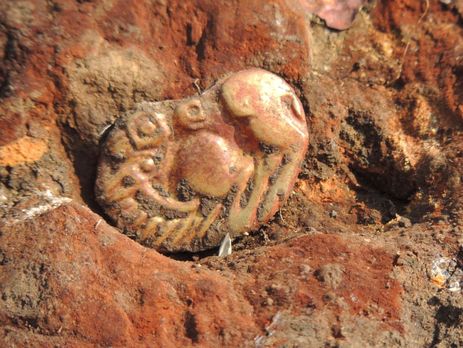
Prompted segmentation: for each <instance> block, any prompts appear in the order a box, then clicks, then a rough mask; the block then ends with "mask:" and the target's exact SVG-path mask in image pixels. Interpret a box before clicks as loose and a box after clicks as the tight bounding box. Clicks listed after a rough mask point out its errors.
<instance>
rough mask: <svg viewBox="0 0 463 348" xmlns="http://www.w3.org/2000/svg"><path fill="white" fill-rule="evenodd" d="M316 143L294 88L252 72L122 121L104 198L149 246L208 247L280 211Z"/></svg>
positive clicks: (104, 178) (104, 158)
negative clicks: (310, 139)
mask: <svg viewBox="0 0 463 348" xmlns="http://www.w3.org/2000/svg"><path fill="white" fill-rule="evenodd" d="M307 145H308V134H307V124H306V120H305V116H304V110H303V108H302V105H301V102H300V101H299V99H298V98H297V96H296V94H295V93H294V91H293V89H292V88H291V87H290V86H289V85H288V84H287V83H286V82H285V81H284V80H283V79H281V78H280V77H278V76H276V75H274V74H272V73H270V72H268V71H265V70H262V69H248V70H243V71H239V72H237V73H234V74H231V75H229V76H227V77H225V78H223V79H221V80H219V81H218V82H217V83H216V84H215V85H214V86H212V87H211V88H209V89H208V90H206V91H204V92H203V93H202V94H201V95H198V96H194V97H191V98H188V99H183V100H167V101H162V102H144V103H141V104H139V105H138V106H137V107H136V109H135V110H133V111H131V112H129V113H127V114H125V115H124V116H122V117H121V118H119V119H118V120H117V121H116V122H115V124H114V125H113V127H112V129H111V130H110V131H109V134H108V136H107V138H106V140H105V142H104V144H103V148H102V151H101V157H100V162H99V166H98V174H97V180H96V186H95V188H96V197H97V200H98V202H99V203H100V205H101V206H102V207H103V209H104V211H105V212H106V214H107V215H108V216H109V218H110V219H112V220H113V222H114V223H115V224H116V225H117V227H119V228H120V229H122V230H123V232H124V233H125V234H127V235H128V236H130V237H132V238H134V239H135V240H137V241H139V242H140V243H142V244H144V245H146V246H149V247H152V248H155V249H157V250H159V251H162V252H178V251H192V252H196V251H200V250H206V249H210V248H213V247H216V246H218V245H220V243H221V241H222V240H223V238H224V237H225V236H226V235H227V233H229V235H230V237H232V238H233V237H236V236H238V235H240V234H242V233H245V232H248V231H250V230H252V229H255V228H257V227H258V226H260V225H261V224H263V223H265V222H267V221H268V220H269V219H270V218H271V217H272V216H273V215H274V214H275V212H277V211H278V209H279V208H280V207H281V205H282V204H283V203H284V202H285V200H286V199H287V197H288V195H289V193H290V192H291V190H292V187H293V184H294V182H295V180H296V178H297V175H298V173H299V170H300V165H301V162H302V161H303V159H304V156H305V153H306V151H307Z"/></svg>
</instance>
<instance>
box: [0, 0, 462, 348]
mask: <svg viewBox="0 0 463 348" xmlns="http://www.w3.org/2000/svg"><path fill="white" fill-rule="evenodd" d="M315 3H316V7H313V6H315V5H313V4H311V3H310V1H296V0H294V1H293V0H272V1H260V0H252V1H234V2H230V1H225V0H223V1H222V0H220V1H210V0H195V1H162V0H156V1H145V0H143V1H122V0H108V1H101V2H97V1H71V0H53V1H28V0H23V1H14V2H2V3H0V60H1V63H0V134H1V137H0V217H1V222H0V345H1V346H5V347H15V346H19V347H22V346H55V345H56V346H69V347H82V346H89V347H90V346H115V347H117V346H134V347H135V346H140V347H145V346H162V347H176V346H198V347H217V346H227V347H237V346H244V347H246V346H250V347H251V346H253V347H370V346H371V347H401V346H406V347H459V346H462V345H463V297H462V293H463V292H462V291H461V290H460V291H450V290H449V289H448V286H447V283H444V284H443V285H441V286H437V285H436V283H435V282H433V281H432V272H431V270H432V267H433V262H434V261H435V260H437V259H438V258H440V257H448V258H454V259H455V260H456V261H457V264H458V267H460V268H463V266H462V264H463V261H462V260H461V253H462V250H463V198H462V197H463V188H462V181H463V61H462V56H463V2H462V1H461V0H454V1H450V2H449V4H446V3H444V2H443V1H418V0H390V1H379V0H378V1H370V2H364V3H362V2H361V1H348V0H346V1H342V0H337V1H331V0H330V1H328V0H327V1H322V0H320V1H316V2H314V4H315ZM329 3H334V4H337V5H339V6H338V7H337V11H340V12H339V14H338V15H337V14H335V15H334V19H333V13H331V12H330V16H331V17H329V16H325V14H326V12H323V10H326V8H328V7H327V6H328V5H329ZM309 5H310V6H309ZM312 5H313V6H312ZM311 6H312V7H311ZM353 9H354V10H353ZM310 11H311V12H310ZM353 12H354V13H356V15H355V17H352V13H353ZM334 13H336V12H334ZM317 14H319V15H320V17H318V16H317ZM336 16H338V17H336ZM324 17H325V20H326V22H325V20H324V19H323V18H324ZM350 18H354V19H353V22H352V23H351V22H350V20H349V19H350ZM330 26H331V27H330ZM336 26H337V27H338V28H337V29H336ZM347 27H348V28H347ZM341 29H343V30H341ZM344 29H345V30H344ZM251 66H254V67H260V68H264V69H267V70H269V71H272V72H274V73H276V74H278V75H280V76H282V77H283V78H284V79H285V80H286V81H288V83H290V84H291V85H292V86H293V87H294V88H295V90H296V92H297V94H298V96H299V98H300V99H301V100H302V102H303V105H304V110H305V113H306V117H307V125H308V128H309V136H310V140H309V149H308V153H307V156H306V158H305V161H304V163H303V166H302V168H301V173H300V175H299V179H298V180H297V182H296V184H295V187H294V189H293V191H292V193H291V194H290V196H289V199H288V201H287V203H286V204H285V205H284V206H283V207H282V208H281V209H280V211H279V212H278V213H277V214H276V215H275V216H274V218H273V219H272V220H271V221H270V222H268V223H266V224H265V225H263V226H262V227H261V228H259V229H258V230H256V231H250V232H249V233H248V234H247V235H243V236H242V237H240V238H236V239H235V240H233V243H232V247H233V252H232V254H231V255H229V256H226V257H218V256H215V255H216V253H217V250H210V251H207V252H203V253H196V254H173V255H167V256H166V255H161V254H159V253H157V252H156V251H154V250H152V249H149V248H146V247H144V246H141V245H140V244H138V243H136V242H134V241H133V240H131V239H130V238H128V237H126V236H125V235H123V234H122V233H120V231H119V230H117V229H116V228H115V227H114V226H111V225H110V221H109V220H108V219H107V217H106V216H105V215H104V214H103V212H102V210H101V208H100V207H99V205H98V204H97V202H96V201H95V192H94V181H95V170H96V163H97V160H98V156H99V150H100V143H101V142H102V141H103V139H104V136H105V134H106V132H107V127H110V126H111V124H112V123H113V122H114V121H115V120H116V118H117V117H118V116H119V115H121V114H123V113H124V112H126V111H127V110H130V109H132V108H133V107H134V105H135V104H136V103H138V102H141V101H160V100H167V99H177V98H184V97H187V96H190V95H194V94H195V93H196V92H197V88H200V89H205V88H207V87H209V86H211V85H212V84H213V82H214V81H216V80H218V79H220V78H222V77H223V76H226V75H227V74H229V73H231V72H233V71H237V70H240V69H243V68H246V67H251ZM183 191H184V192H183ZM183 191H182V193H184V195H185V197H186V198H185V199H187V196H188V190H187V189H185V190H183ZM461 281H462V284H463V279H462V280H461ZM462 287H463V285H462Z"/></svg>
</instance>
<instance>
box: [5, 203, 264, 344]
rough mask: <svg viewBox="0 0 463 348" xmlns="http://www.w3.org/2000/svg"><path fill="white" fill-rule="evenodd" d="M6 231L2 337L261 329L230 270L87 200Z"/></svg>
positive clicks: (161, 335) (154, 338)
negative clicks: (129, 226)
mask: <svg viewBox="0 0 463 348" xmlns="http://www.w3.org/2000/svg"><path fill="white" fill-rule="evenodd" d="M1 231H2V232H1V234H0V245H1V251H0V255H1V258H0V269H1V271H0V331H1V332H2V334H1V335H0V337H1V338H0V342H1V345H2V346H14V345H18V346H23V345H25V344H26V343H27V342H29V343H28V344H33V345H35V344H45V345H49V344H59V345H62V346H67V345H79V346H83V345H87V344H91V345H101V346H132V347H133V346H150V345H152V344H154V342H155V344H156V345H160V346H180V345H181V346H191V345H193V344H198V345H201V346H241V345H242V343H243V342H245V341H250V340H252V338H253V337H254V336H255V335H256V334H257V333H258V332H259V330H258V328H257V327H256V324H255V322H254V319H253V315H252V307H251V306H250V305H249V304H248V303H247V302H246V300H245V299H244V298H243V296H242V295H241V294H240V293H238V292H237V291H236V290H234V289H233V286H232V285H231V283H230V282H229V281H227V280H226V279H225V278H223V277H221V276H219V275H218V274H217V273H215V272H213V271H208V270H200V271H199V272H192V271H191V269H192V264H191V263H181V262H178V261H174V260H171V259H169V258H167V257H165V256H162V255H160V254H158V253H156V252H154V251H152V250H149V249H146V248H144V247H142V246H140V245H139V244H137V243H136V242H133V241H131V240H130V239H128V238H127V237H125V236H124V235H122V234H121V233H119V232H118V231H117V230H115V229H114V228H112V227H111V226H109V225H107V224H106V223H105V222H104V221H101V218H100V217H99V216H98V215H96V214H94V213H92V212H91V211H90V210H89V209H87V208H85V207H82V206H80V205H78V204H75V203H68V204H66V205H62V206H60V207H57V208H55V209H52V210H49V211H48V212H45V213H43V214H41V215H40V216H35V217H34V218H27V217H25V218H24V217H23V219H22V220H20V221H17V222H15V223H13V224H3V226H1ZM44 337H47V338H46V339H45V338H44ZM40 342H42V343H40Z"/></svg>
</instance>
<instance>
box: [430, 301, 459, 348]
mask: <svg viewBox="0 0 463 348" xmlns="http://www.w3.org/2000/svg"><path fill="white" fill-rule="evenodd" d="M428 304H430V305H433V306H438V309H437V312H436V314H435V315H434V318H435V319H436V322H435V324H434V333H433V338H432V342H431V344H430V345H429V347H430V348H433V347H437V345H438V344H439V343H440V342H441V341H442V340H443V338H442V335H441V330H442V329H443V328H452V327H454V328H455V327H457V326H461V325H463V308H460V307H456V306H453V305H444V304H442V302H441V301H440V299H438V298H437V297H436V296H434V297H432V298H431V299H430V300H429V301H428ZM443 334H444V335H445V332H444V333H443ZM450 347H455V348H456V347H458V346H457V344H452V345H450Z"/></svg>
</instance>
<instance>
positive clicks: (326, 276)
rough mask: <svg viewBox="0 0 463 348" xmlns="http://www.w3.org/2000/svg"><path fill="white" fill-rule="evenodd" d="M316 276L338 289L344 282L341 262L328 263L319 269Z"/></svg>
mask: <svg viewBox="0 0 463 348" xmlns="http://www.w3.org/2000/svg"><path fill="white" fill-rule="evenodd" d="M315 276H316V277H317V279H318V280H319V281H321V282H323V283H325V284H326V285H327V286H328V287H330V288H333V289H336V288H337V287H338V286H339V284H341V282H342V277H343V269H342V266H341V265H339V264H327V265H323V266H322V267H320V268H319V269H317V270H316V271H315Z"/></svg>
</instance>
